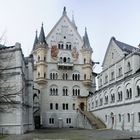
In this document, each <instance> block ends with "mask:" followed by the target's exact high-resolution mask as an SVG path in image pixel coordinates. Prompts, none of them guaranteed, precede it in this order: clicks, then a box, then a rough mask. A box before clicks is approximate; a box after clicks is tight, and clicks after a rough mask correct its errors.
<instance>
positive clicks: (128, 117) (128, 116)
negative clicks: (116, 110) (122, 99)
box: [127, 113, 130, 122]
mask: <svg viewBox="0 0 140 140" xmlns="http://www.w3.org/2000/svg"><path fill="white" fill-rule="evenodd" d="M127 119H128V122H130V114H129V113H127Z"/></svg>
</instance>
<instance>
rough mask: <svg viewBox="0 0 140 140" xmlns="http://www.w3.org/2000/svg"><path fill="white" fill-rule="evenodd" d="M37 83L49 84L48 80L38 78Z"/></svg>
mask: <svg viewBox="0 0 140 140" xmlns="http://www.w3.org/2000/svg"><path fill="white" fill-rule="evenodd" d="M36 83H37V84H39V85H44V84H47V80H46V79H45V78H44V77H39V78H36Z"/></svg>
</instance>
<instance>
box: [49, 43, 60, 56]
mask: <svg viewBox="0 0 140 140" xmlns="http://www.w3.org/2000/svg"><path fill="white" fill-rule="evenodd" d="M58 52H59V49H58V48H57V45H53V46H52V48H51V57H52V58H53V59H56V58H57V56H58Z"/></svg>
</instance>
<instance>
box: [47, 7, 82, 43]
mask: <svg viewBox="0 0 140 140" xmlns="http://www.w3.org/2000/svg"><path fill="white" fill-rule="evenodd" d="M64 17H66V19H67V20H68V22H69V23H70V25H71V26H72V27H73V29H74V31H75V32H76V34H77V35H78V37H79V38H80V40H81V41H82V42H83V40H82V38H81V36H80V34H79V33H78V31H77V29H76V28H75V26H74V24H73V23H72V21H71V20H70V19H69V17H68V16H67V12H66V7H64V9H63V14H62V16H61V18H60V19H59V20H58V22H57V23H56V24H55V25H54V27H53V28H52V30H51V31H50V32H49V34H48V35H47V37H46V38H48V37H49V36H50V35H51V33H52V32H53V31H54V29H55V28H56V27H57V26H58V25H59V23H60V22H61V20H62V19H63V18H64Z"/></svg>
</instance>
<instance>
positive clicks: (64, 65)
mask: <svg viewBox="0 0 140 140" xmlns="http://www.w3.org/2000/svg"><path fill="white" fill-rule="evenodd" d="M57 66H58V69H67V70H72V68H73V66H74V65H73V62H60V61H59V62H58V63H57Z"/></svg>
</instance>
